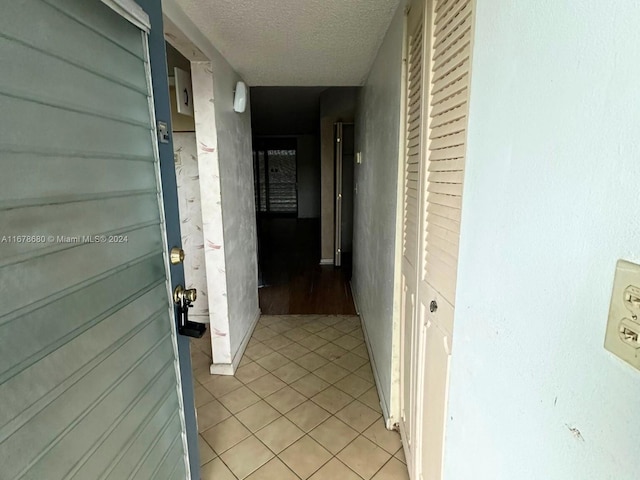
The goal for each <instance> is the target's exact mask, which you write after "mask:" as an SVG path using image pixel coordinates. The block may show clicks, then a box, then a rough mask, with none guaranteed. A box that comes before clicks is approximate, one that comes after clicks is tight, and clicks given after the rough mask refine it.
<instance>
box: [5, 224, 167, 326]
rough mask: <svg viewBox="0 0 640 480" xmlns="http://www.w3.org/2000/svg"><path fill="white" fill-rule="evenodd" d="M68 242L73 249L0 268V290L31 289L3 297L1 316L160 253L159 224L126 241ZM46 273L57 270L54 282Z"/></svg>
mask: <svg viewBox="0 0 640 480" xmlns="http://www.w3.org/2000/svg"><path fill="white" fill-rule="evenodd" d="M70 245H73V246H72V248H68V249H66V250H61V251H58V252H55V253H52V254H50V255H44V256H42V257H35V258H32V259H30V260H28V261H24V262H21V263H17V264H12V265H9V266H6V267H4V268H0V273H1V275H0V290H2V291H7V292H8V291H18V292H20V291H28V292H30V295H15V296H11V297H8V298H6V300H5V301H4V302H2V304H0V318H1V317H2V316H4V315H6V314H8V313H9V312H12V311H14V310H18V309H21V308H24V307H28V306H32V307H34V306H36V304H37V303H38V302H39V301H42V300H47V301H53V300H54V299H55V296H56V295H60V296H62V295H64V294H66V293H67V292H66V290H67V289H73V288H81V287H83V286H84V284H86V283H88V282H90V281H92V279H94V278H95V279H97V277H99V276H107V275H110V274H111V273H112V271H114V270H116V269H118V268H121V267H123V266H125V265H126V264H128V263H129V262H135V261H136V260H141V259H142V258H143V257H146V256H155V255H160V254H162V236H161V232H160V226H159V225H155V226H151V227H145V228H141V229H139V230H136V231H133V232H130V233H129V234H128V238H127V241H126V242H118V243H109V242H107V243H85V244H75V243H73V242H71V243H70ZM78 265H82V268H78ZM45 272H56V275H57V281H56V282H52V281H51V278H49V275H47V274H44V273H45ZM52 297H54V298H52Z"/></svg>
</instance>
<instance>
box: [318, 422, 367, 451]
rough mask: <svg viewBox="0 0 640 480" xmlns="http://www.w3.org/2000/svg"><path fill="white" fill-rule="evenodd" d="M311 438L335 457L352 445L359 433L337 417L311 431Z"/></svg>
mask: <svg viewBox="0 0 640 480" xmlns="http://www.w3.org/2000/svg"><path fill="white" fill-rule="evenodd" d="M309 436H310V437H311V438H313V439H314V440H315V441H316V442H318V443H319V444H320V445H322V446H323V447H324V448H326V449H327V450H329V451H330V452H331V453H333V454H334V455H335V454H337V453H338V452H339V451H340V450H342V449H343V448H344V447H346V446H347V445H348V444H349V443H351V442H352V441H353V440H354V439H355V438H356V437H357V436H358V432H356V431H355V430H354V429H353V428H351V427H350V426H349V425H347V424H346V423H344V422H342V421H341V420H338V419H337V418H336V417H329V418H328V419H327V420H325V421H324V422H323V423H321V424H320V425H318V426H317V427H316V428H314V429H313V430H311V432H309Z"/></svg>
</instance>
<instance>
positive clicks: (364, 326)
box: [351, 282, 395, 430]
mask: <svg viewBox="0 0 640 480" xmlns="http://www.w3.org/2000/svg"><path fill="white" fill-rule="evenodd" d="M351 295H352V296H353V303H354V304H355V306H356V311H357V312H358V315H360V323H361V324H362V331H363V332H364V343H365V344H366V345H367V352H369V360H370V361H371V370H373V378H374V380H375V384H376V390H377V391H378V398H379V399H380V408H381V409H382V416H383V417H384V424H385V426H386V427H387V429H389V430H392V429H393V425H394V423H395V420H394V419H393V418H392V417H391V416H390V415H389V412H390V409H389V405H387V401H386V399H385V397H384V395H383V394H382V389H381V383H380V375H379V374H378V366H377V365H376V357H375V355H374V354H373V349H372V348H371V341H370V340H369V333H368V332H367V324H366V322H365V321H364V316H363V315H362V312H360V309H359V308H358V301H357V300H356V299H357V293H356V291H355V290H354V289H353V283H352V282H351Z"/></svg>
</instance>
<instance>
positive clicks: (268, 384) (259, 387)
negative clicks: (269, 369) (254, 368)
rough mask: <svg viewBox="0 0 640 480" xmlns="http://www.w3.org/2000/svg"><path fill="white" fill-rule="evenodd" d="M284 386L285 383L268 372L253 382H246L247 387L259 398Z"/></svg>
mask: <svg viewBox="0 0 640 480" xmlns="http://www.w3.org/2000/svg"><path fill="white" fill-rule="evenodd" d="M286 386H287V384H286V383H284V382H283V381H282V380H280V379H279V378H278V377H275V376H273V375H271V374H270V373H268V374H266V375H265V376H264V377H260V378H259V379H257V380H254V381H253V382H250V383H247V387H249V388H250V389H251V390H252V391H253V392H254V393H255V394H257V395H258V396H259V397H260V398H265V397H268V396H269V395H271V394H272V393H275V392H277V391H278V390H280V389H282V388H284V387H286Z"/></svg>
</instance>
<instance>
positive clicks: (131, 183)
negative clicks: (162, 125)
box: [0, 0, 188, 480]
mask: <svg viewBox="0 0 640 480" xmlns="http://www.w3.org/2000/svg"><path fill="white" fill-rule="evenodd" d="M0 65H2V67H1V68H2V70H1V73H0V167H1V170H0V296H1V297H0V298H1V300H0V479H2V480H5V479H39V480H44V479H46V480H54V479H62V478H65V479H67V478H69V479H78V480H86V479H111V480H123V479H152V478H153V479H184V478H187V476H188V469H187V466H186V465H187V463H186V461H187V455H186V441H185V438H186V432H185V427H184V425H185V421H184V410H183V407H182V401H181V398H182V397H181V395H180V389H181V385H180V375H179V368H178V361H177V346H176V345H177V344H176V334H175V327H174V325H175V323H174V321H173V319H172V305H171V302H170V282H169V280H168V273H167V272H168V263H167V254H166V234H165V223H164V216H163V209H162V202H161V192H160V190H161V189H160V187H159V185H160V181H159V168H158V155H157V145H156V143H155V142H156V140H155V128H154V123H155V122H154V118H153V109H152V102H151V88H150V77H149V62H148V49H147V37H146V33H145V32H143V31H142V30H140V28H138V27H137V26H135V25H133V24H132V23H130V22H129V21H128V20H126V19H125V18H123V17H122V16H120V15H119V14H117V13H115V12H114V11H112V10H111V9H110V8H109V7H107V6H105V5H103V4H102V3H100V2H99V1H97V0H90V1H89V0H3V1H2V14H1V15H0Z"/></svg>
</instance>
